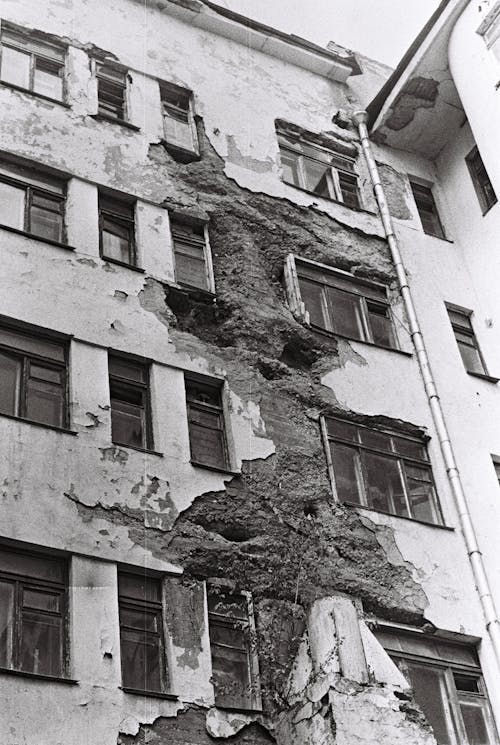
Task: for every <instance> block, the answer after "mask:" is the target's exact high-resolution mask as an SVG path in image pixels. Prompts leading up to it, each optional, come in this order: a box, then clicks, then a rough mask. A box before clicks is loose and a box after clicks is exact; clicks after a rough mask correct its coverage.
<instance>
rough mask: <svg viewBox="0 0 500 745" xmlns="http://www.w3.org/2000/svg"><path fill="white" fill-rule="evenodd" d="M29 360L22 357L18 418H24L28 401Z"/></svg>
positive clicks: (24, 356)
mask: <svg viewBox="0 0 500 745" xmlns="http://www.w3.org/2000/svg"><path fill="white" fill-rule="evenodd" d="M30 362H31V360H30V358H29V357H27V356H26V355H23V370H22V380H21V385H20V387H19V388H20V390H19V416H21V417H25V416H26V412H27V410H28V407H27V401H28V380H29V366H30Z"/></svg>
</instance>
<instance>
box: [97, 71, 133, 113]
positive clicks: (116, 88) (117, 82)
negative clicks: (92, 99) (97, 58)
mask: <svg viewBox="0 0 500 745" xmlns="http://www.w3.org/2000/svg"><path fill="white" fill-rule="evenodd" d="M96 77H97V102H98V113H99V114H100V115H101V116H104V117H106V118H109V119H116V120H117V121H120V122H123V121H126V118H127V104H126V93H127V73H126V71H125V70H124V69H122V68H121V67H118V66H116V65H113V64H110V63H109V62H97V63H96Z"/></svg>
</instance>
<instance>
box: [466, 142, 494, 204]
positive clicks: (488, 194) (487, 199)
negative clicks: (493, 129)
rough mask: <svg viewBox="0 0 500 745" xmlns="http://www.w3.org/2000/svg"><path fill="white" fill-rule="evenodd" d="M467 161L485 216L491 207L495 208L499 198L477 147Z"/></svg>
mask: <svg viewBox="0 0 500 745" xmlns="http://www.w3.org/2000/svg"><path fill="white" fill-rule="evenodd" d="M465 160H466V163H467V167H468V168H469V173H470V175H471V178H472V183H473V184H474V188H475V190H476V194H477V198H478V199H479V204H480V205H481V209H482V210H483V214H485V213H486V212H488V210H489V209H490V207H493V205H494V204H496V203H497V196H496V194H495V191H494V189H493V186H492V184H491V181H490V178H489V176H488V174H487V172H486V168H485V167H484V163H483V160H482V158H481V156H480V154H479V150H478V149H477V147H474V148H472V150H471V151H470V153H469V154H468V156H467V158H466V159H465Z"/></svg>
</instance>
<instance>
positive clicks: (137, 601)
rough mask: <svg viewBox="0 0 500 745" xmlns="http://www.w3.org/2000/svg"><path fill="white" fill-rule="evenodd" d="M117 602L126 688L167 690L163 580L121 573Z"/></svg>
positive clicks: (123, 683) (158, 691)
mask: <svg viewBox="0 0 500 745" xmlns="http://www.w3.org/2000/svg"><path fill="white" fill-rule="evenodd" d="M118 605H119V613H120V650H121V661H122V685H123V687H124V688H129V689H132V690H135V691H144V692H148V691H150V692H153V693H155V692H156V693H160V692H165V691H166V689H167V686H168V679H167V665H166V660H165V651H164V641H163V639H164V632H163V605H162V585H161V580H160V579H159V578H156V577H149V576H146V575H144V574H131V573H130V574H129V573H126V572H119V574H118Z"/></svg>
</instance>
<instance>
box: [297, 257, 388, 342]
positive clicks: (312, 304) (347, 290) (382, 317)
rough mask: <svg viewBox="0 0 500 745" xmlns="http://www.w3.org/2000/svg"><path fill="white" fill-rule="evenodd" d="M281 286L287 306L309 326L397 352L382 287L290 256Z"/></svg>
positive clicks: (385, 294)
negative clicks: (284, 286) (285, 289)
mask: <svg viewBox="0 0 500 745" xmlns="http://www.w3.org/2000/svg"><path fill="white" fill-rule="evenodd" d="M285 284H286V288H287V295H288V300H289V303H290V307H291V308H292V310H294V311H298V312H299V314H300V315H302V317H303V318H304V320H305V321H306V322H307V323H310V324H311V326H316V327H317V328H319V329H323V330H325V331H329V332H331V333H333V334H339V335H341V336H346V337H348V338H349V339H359V340H360V341H368V342H371V343H372V344H377V345H378V346H381V347H388V348H392V349H397V342H396V336H395V333H394V326H393V321H392V314H391V309H390V305H389V301H388V299H387V289H386V287H385V286H384V285H381V284H378V283H376V282H370V281H365V280H362V279H358V278H357V277H353V276H352V275H351V274H347V272H340V271H335V270H333V269H330V268H329V267H326V266H323V265H321V264H316V263H314V262H312V261H305V260H302V259H298V258H296V257H294V256H292V255H290V256H289V257H288V259H287V263H286V265H285Z"/></svg>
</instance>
